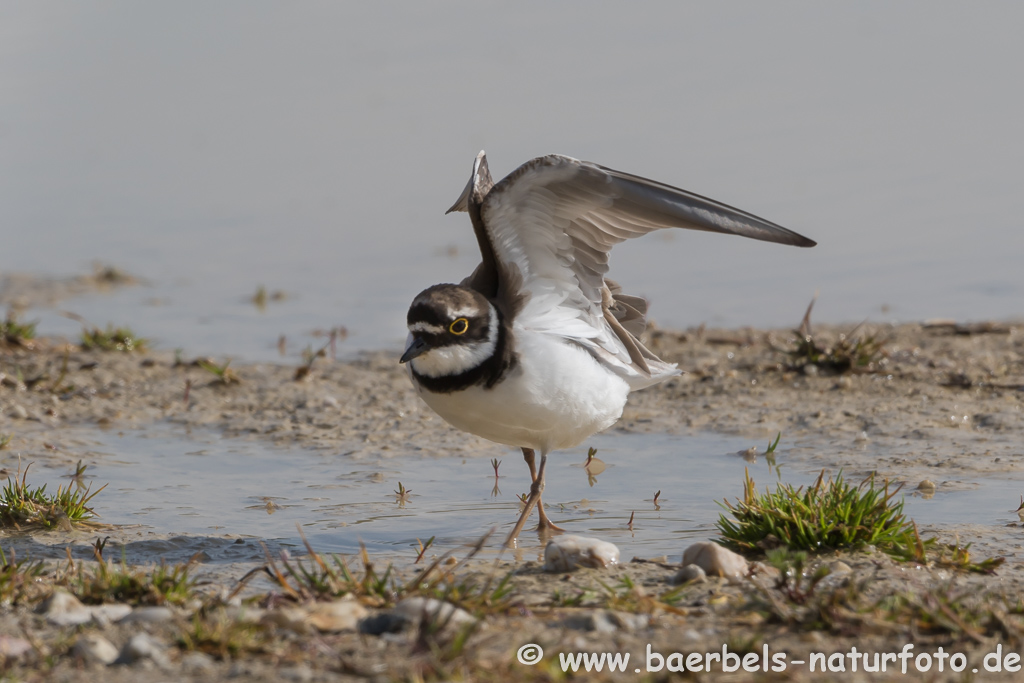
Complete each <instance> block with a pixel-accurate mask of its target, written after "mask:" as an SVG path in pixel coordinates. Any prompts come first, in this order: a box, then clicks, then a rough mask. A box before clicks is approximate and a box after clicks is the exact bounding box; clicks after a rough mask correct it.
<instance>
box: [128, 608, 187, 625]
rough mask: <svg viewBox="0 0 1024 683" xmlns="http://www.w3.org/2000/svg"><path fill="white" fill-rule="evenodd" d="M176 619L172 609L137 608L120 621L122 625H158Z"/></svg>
mask: <svg viewBox="0 0 1024 683" xmlns="http://www.w3.org/2000/svg"><path fill="white" fill-rule="evenodd" d="M172 619H174V610H172V609H171V608H170V607H136V608H135V609H133V610H131V613H130V614H127V615H126V616H125V617H124V618H123V619H121V620H120V622H121V623H122V624H130V623H134V622H141V623H147V624H158V623H161V622H164V621H171V620H172Z"/></svg>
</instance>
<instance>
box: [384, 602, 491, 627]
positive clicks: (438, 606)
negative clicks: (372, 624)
mask: <svg viewBox="0 0 1024 683" xmlns="http://www.w3.org/2000/svg"><path fill="white" fill-rule="evenodd" d="M394 613H395V614H397V615H398V616H400V617H403V618H404V619H405V620H406V622H407V623H409V624H418V623H419V622H420V619H422V618H423V617H424V616H426V618H427V619H432V620H434V621H436V622H438V623H440V624H445V625H446V626H456V627H458V626H467V625H469V624H475V623H476V618H475V617H474V616H473V615H472V614H470V613H469V612H467V611H466V610H464V609H460V608H458V607H456V606H455V605H453V604H451V603H450V602H443V601H441V600H435V599H434V598H420V597H415V598H406V599H404V600H402V601H400V602H399V603H398V604H397V605H395V609H394Z"/></svg>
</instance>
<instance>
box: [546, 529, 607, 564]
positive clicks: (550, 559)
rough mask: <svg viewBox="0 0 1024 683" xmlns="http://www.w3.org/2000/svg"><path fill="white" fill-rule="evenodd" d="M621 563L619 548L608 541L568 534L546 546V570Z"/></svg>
mask: <svg viewBox="0 0 1024 683" xmlns="http://www.w3.org/2000/svg"><path fill="white" fill-rule="evenodd" d="M618 563H619V549H618V548H616V547H615V545H614V544H612V543H609V542H608V541H602V540H599V539H596V538H588V537H586V536H576V535H574V534H566V535H564V536H558V537H557V538H554V539H552V540H551V541H549V542H548V544H547V546H546V547H545V548H544V571H546V572H569V571H572V570H574V569H576V568H577V567H595V568H601V569H603V568H605V567H608V566H611V565H613V564H618Z"/></svg>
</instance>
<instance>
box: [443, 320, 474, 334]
mask: <svg viewBox="0 0 1024 683" xmlns="http://www.w3.org/2000/svg"><path fill="white" fill-rule="evenodd" d="M468 329H469V321H468V320H466V319H465V318H457V319H455V320H454V321H452V324H451V325H449V326H448V331H449V332H451V333H452V334H455V335H459V334H466V330H468Z"/></svg>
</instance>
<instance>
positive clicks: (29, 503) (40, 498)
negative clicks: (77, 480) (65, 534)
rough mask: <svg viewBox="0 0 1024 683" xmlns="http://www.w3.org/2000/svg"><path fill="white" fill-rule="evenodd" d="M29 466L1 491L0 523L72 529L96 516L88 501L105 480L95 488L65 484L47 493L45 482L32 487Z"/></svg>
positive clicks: (9, 478)
mask: <svg viewBox="0 0 1024 683" xmlns="http://www.w3.org/2000/svg"><path fill="white" fill-rule="evenodd" d="M29 467H31V463H30V464H29ZM29 467H26V468H25V471H24V473H21V472H19V475H20V476H15V477H13V478H11V477H8V479H7V485H6V486H4V488H3V491H2V492H0V526H7V527H15V528H18V529H20V528H22V527H26V526H27V527H32V526H41V527H43V528H44V529H54V528H64V529H70V528H72V527H73V525H74V524H76V523H89V520H91V519H93V518H94V517H96V513H95V512H94V511H93V509H92V508H90V507H89V501H91V500H92V499H93V498H95V497H96V495H97V494H99V492H100V491H102V490H103V489H105V488H106V484H104V485H103V486H101V487H100V488H98V489H96V490H95V491H91V490H90V488H89V487H86V488H85V489H84V490H83V489H82V488H81V487H78V488H77V490H75V491H72V490H71V488H72V486H71V484H68V486H67V487H66V488H65V487H62V486H58V487H57V493H56V494H48V493H47V492H46V484H43V485H42V486H40V487H37V488H29V486H28V481H27V480H28V470H29ZM19 469H20V468H19Z"/></svg>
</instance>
